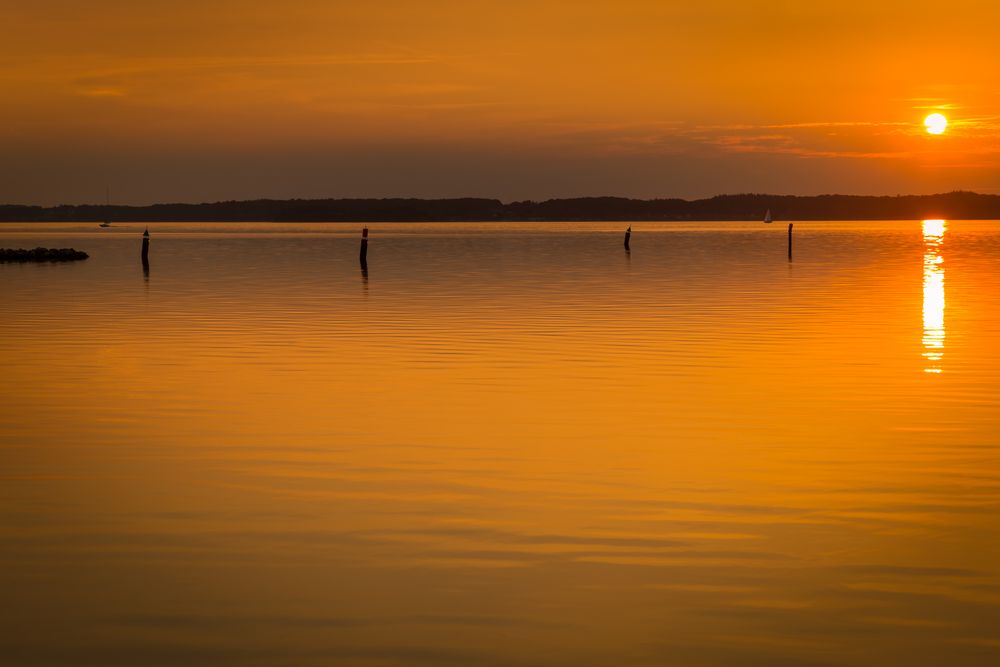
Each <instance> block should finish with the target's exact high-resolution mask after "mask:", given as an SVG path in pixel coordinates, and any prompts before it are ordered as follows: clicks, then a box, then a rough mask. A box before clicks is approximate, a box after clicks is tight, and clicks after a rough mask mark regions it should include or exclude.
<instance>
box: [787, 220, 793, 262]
mask: <svg viewBox="0 0 1000 667" xmlns="http://www.w3.org/2000/svg"><path fill="white" fill-rule="evenodd" d="M792 227H793V225H792V223H788V261H789V262H790V261H792Z"/></svg>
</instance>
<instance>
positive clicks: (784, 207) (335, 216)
mask: <svg viewBox="0 0 1000 667" xmlns="http://www.w3.org/2000/svg"><path fill="white" fill-rule="evenodd" d="M768 209H770V210H771V213H772V215H773V216H774V218H775V220H913V219H926V218H946V219H966V220H975V219H980V220H995V219H1000V195H984V194H977V193H975V192H961V191H959V192H949V193H946V194H936V195H898V196H894V197H892V196H882V197H876V196H858V195H820V196H809V197H803V196H793V195H766V194H739V195H719V196H716V197H711V198H709V199H696V200H685V199H627V198H624V197H580V198H573V199H549V200H546V201H516V202H511V203H507V204H505V203H503V202H501V201H500V200H498V199H479V198H458V199H402V198H395V199H285V200H277V199H255V200H250V201H223V202H214V203H205V204H153V205H151V206H118V205H92V204H84V205H61V206H51V207H43V206H23V205H0V221H2V222H100V221H104V220H108V221H112V222H114V221H122V222H126V221H127V222H170V221H173V222H340V221H351V222H424V221H491V220H496V221H572V220H597V221H600V220H605V221H610V220H628V221H636V220H760V219H762V218H763V216H764V212H765V211H767V210H768Z"/></svg>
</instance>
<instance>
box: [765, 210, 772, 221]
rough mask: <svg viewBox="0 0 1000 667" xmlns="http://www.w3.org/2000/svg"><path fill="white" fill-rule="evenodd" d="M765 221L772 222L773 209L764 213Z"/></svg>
mask: <svg viewBox="0 0 1000 667" xmlns="http://www.w3.org/2000/svg"><path fill="white" fill-rule="evenodd" d="M764 222H771V209H767V213H765V214H764Z"/></svg>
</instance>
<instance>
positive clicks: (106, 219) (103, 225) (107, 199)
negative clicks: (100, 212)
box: [98, 187, 111, 227]
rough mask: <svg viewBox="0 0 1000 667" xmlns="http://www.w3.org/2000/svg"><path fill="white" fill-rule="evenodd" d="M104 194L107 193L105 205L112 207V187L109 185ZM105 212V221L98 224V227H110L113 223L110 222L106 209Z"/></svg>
mask: <svg viewBox="0 0 1000 667" xmlns="http://www.w3.org/2000/svg"><path fill="white" fill-rule="evenodd" d="M104 195H105V196H104V206H105V207H110V206H111V188H110V187H108V189H107V190H106V191H105V193H104ZM104 214H105V217H104V222H102V223H101V224H100V225H98V227H110V226H111V223H110V222H108V218H107V211H105V212H104Z"/></svg>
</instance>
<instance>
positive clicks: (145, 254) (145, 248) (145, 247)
mask: <svg viewBox="0 0 1000 667" xmlns="http://www.w3.org/2000/svg"><path fill="white" fill-rule="evenodd" d="M142 270H143V271H146V272H148V271H149V226H148V225H147V226H146V231H144V232H143V233H142Z"/></svg>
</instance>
